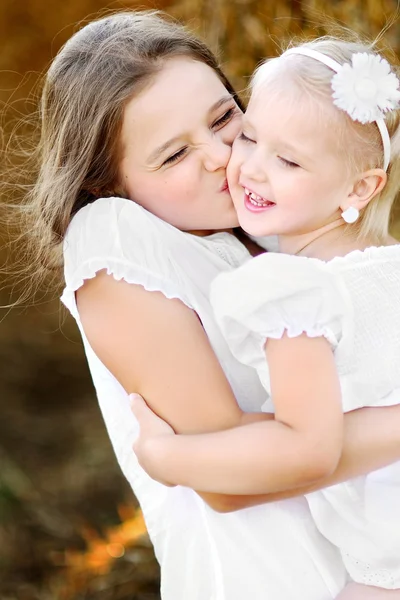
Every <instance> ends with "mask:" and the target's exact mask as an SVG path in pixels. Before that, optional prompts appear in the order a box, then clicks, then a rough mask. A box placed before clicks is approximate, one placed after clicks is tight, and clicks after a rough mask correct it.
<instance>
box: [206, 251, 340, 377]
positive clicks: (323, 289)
mask: <svg viewBox="0 0 400 600" xmlns="http://www.w3.org/2000/svg"><path fill="white" fill-rule="evenodd" d="M328 265H329V263H328V264H327V263H324V262H322V261H319V260H316V259H309V258H304V257H297V256H290V255H285V254H274V253H267V254H263V255H261V256H258V257H257V258H254V259H252V260H250V261H248V262H246V263H245V264H244V265H243V266H241V267H239V268H238V269H236V270H235V271H231V272H227V273H222V274H221V275H219V276H218V277H217V278H216V279H215V280H214V281H213V283H212V286H211V304H212V307H213V310H214V313H215V317H216V320H217V322H218V325H219V327H220V329H221V330H222V333H223V335H224V337H225V339H226V340H227V342H228V344H229V347H230V349H231V351H232V353H233V354H234V355H235V356H236V358H238V359H239V360H240V361H241V362H242V363H244V364H248V365H251V366H253V367H254V368H256V369H258V368H259V367H260V364H261V363H262V362H265V355H264V346H265V341H266V339H267V338H275V339H278V338H281V337H282V335H283V334H284V332H287V334H288V335H289V337H296V336H299V335H301V334H302V333H306V334H307V335H308V336H310V337H319V336H324V337H325V338H326V339H327V340H328V341H329V343H330V344H331V346H332V348H333V349H334V350H335V349H336V348H337V346H338V344H339V343H340V341H341V340H342V338H343V335H344V333H345V330H346V333H349V334H351V328H352V318H351V315H352V305H351V301H350V299H349V296H348V293H347V291H346V288H345V285H344V283H343V282H342V281H341V278H340V275H339V274H337V273H334V272H332V271H331V270H330V269H329V266H328Z"/></svg>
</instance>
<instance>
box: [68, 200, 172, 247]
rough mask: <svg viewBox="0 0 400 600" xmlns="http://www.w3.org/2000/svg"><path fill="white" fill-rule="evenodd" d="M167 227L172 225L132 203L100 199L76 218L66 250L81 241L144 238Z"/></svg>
mask: <svg viewBox="0 0 400 600" xmlns="http://www.w3.org/2000/svg"><path fill="white" fill-rule="evenodd" d="M168 227H171V226H169V225H168V224H167V223H165V222H164V221H162V220H161V219H159V218H158V217H156V216H155V215H152V214H151V213H149V212H148V211H147V210H145V209H144V208H142V207H141V206H139V205H138V204H136V202H133V201H132V200H127V199H125V198H116V197H114V198H99V199H98V200H95V201H94V202H92V203H91V204H88V205H87V206H85V207H83V208H81V210H80V211H79V212H77V213H76V215H74V217H73V218H72V220H71V223H70V225H69V227H68V230H67V234H66V238H65V243H64V249H65V248H68V246H69V245H70V244H71V243H76V242H77V241H78V240H79V239H81V240H82V241H84V242H88V241H91V242H94V243H95V242H96V241H100V242H101V243H102V244H104V243H107V240H109V239H110V235H111V234H112V235H114V236H115V235H117V236H118V237H122V236H124V235H129V234H131V233H132V232H135V233H136V234H137V235H140V236H141V237H144V236H145V235H151V234H152V233H153V232H155V231H157V232H160V231H161V230H163V229H167V228H168ZM172 229H173V228H172Z"/></svg>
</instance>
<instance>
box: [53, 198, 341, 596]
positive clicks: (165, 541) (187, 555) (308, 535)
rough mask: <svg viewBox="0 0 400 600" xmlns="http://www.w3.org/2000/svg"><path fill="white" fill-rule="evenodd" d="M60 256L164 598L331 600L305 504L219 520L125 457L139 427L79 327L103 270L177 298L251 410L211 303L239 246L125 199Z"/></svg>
mask: <svg viewBox="0 0 400 600" xmlns="http://www.w3.org/2000/svg"><path fill="white" fill-rule="evenodd" d="M64 256H65V281H66V287H65V290H64V293H63V296H62V301H63V302H64V304H65V305H66V306H67V308H68V309H69V310H70V312H71V313H72V315H73V316H74V317H75V319H76V321H77V324H78V327H79V328H80V331H81V334H82V338H83V343H84V347H85V350H86V355H87V360H88V363H89V368H90V371H91V374H92V378H93V382H94V385H95V388H96V392H97V396H98V400H99V404H100V408H101V411H102V413H103V417H104V420H105V423H106V426H107V430H108V433H109V436H110V438H111V441H112V444H113V447H114V451H115V453H116V456H117V459H118V462H119V464H120V466H121V469H122V471H123V473H124V474H125V476H126V478H127V479H128V481H129V483H130V484H131V486H132V489H133V491H134V493H135V495H136V497H137V498H138V500H139V502H140V505H141V508H142V510H143V514H144V517H145V520H146V525H147V528H148V532H149V535H150V538H151V540H152V543H153V544H154V549H155V553H156V556H157V559H158V561H159V563H160V565H161V595H162V598H163V600H244V599H247V598H249V599H250V598H251V599H252V600H265V599H266V598H271V599H272V598H273V600H328V599H331V598H334V597H335V596H336V595H337V593H338V592H339V591H340V589H341V588H342V587H343V585H344V583H345V577H346V575H345V570H344V567H343V564H342V561H341V559H340V557H339V553H338V552H337V550H336V549H335V548H334V547H333V546H332V545H331V544H330V543H328V542H327V541H326V540H325V539H324V538H323V537H322V536H321V534H320V533H319V532H318V531H317V529H316V527H315V525H314V523H313V521H312V519H311V516H310V513H309V509H308V506H307V502H306V500H305V499H304V498H298V499H294V500H286V501H283V502H276V503H271V504H267V505H263V506H259V507H254V508H249V509H245V510H241V511H238V512H236V513H230V514H218V513H216V512H214V511H213V510H212V509H210V508H209V507H208V506H207V505H206V504H205V503H204V502H203V501H202V500H201V498H199V497H198V496H197V494H196V493H195V492H193V491H192V490H190V489H188V488H183V487H179V486H178V487H175V488H169V487H165V486H163V485H161V484H159V483H158V482H155V481H153V480H152V479H151V478H150V477H149V476H148V475H147V474H146V473H145V472H144V471H143V470H142V469H141V467H140V466H139V464H138V462H137V460H136V457H135V455H134V453H133V451H132V443H133V441H134V439H135V435H136V432H137V424H136V421H135V418H134V416H133V415H132V413H131V412H130V409H129V402H128V398H127V394H126V392H125V390H124V389H123V388H122V386H121V385H120V384H119V382H118V381H117V380H116V379H115V378H114V376H113V375H112V374H111V373H110V372H109V371H108V369H107V368H106V367H105V365H104V364H102V362H101V361H100V360H99V358H98V357H97V356H96V354H95V353H94V351H93V350H92V348H91V347H90V345H89V343H88V341H87V339H86V337H85V334H84V331H83V328H82V325H81V322H80V319H79V314H78V311H77V307H76V303H75V291H76V290H77V289H78V288H79V287H80V286H81V285H82V284H83V282H84V280H85V279H89V278H91V277H94V276H95V274H96V272H97V271H99V270H101V269H107V271H108V273H110V274H113V275H114V277H116V278H117V279H124V280H125V281H127V282H128V283H135V284H140V285H142V286H143V287H144V288H145V289H147V290H150V291H154V290H157V291H160V292H162V293H163V294H164V295H165V296H166V297H167V298H179V299H180V300H181V301H182V302H184V303H185V304H186V305H187V306H189V307H190V308H192V309H193V310H195V311H196V312H197V314H198V315H199V317H200V319H201V322H202V324H203V326H204V328H205V331H206V333H207V335H208V337H209V339H210V342H211V344H212V347H213V349H214V351H215V353H216V355H217V356H218V359H219V361H220V363H221V365H222V367H223V369H224V372H225V374H226V376H227V378H228V380H229V382H230V384H231V386H232V389H233V391H234V393H235V395H236V398H237V400H238V403H239V404H240V406H241V407H242V409H244V410H246V411H258V410H260V409H261V406H262V405H263V403H264V402H265V400H266V394H265V391H264V389H263V388H262V386H261V384H260V382H259V379H258V376H257V373H256V371H255V370H254V369H252V368H249V367H247V366H244V365H242V364H240V362H239V361H237V360H236V359H235V358H234V356H233V355H232V353H231V352H230V350H229V348H228V346H227V343H226V342H225V340H224V338H223V336H222V335H221V332H220V331H219V329H218V327H217V325H216V323H215V320H214V316H213V313H212V310H211V306H210V303H209V299H208V295H209V288H210V283H211V281H212V280H213V279H214V278H215V277H216V276H217V275H218V274H219V273H222V272H230V271H232V270H233V269H234V268H235V267H238V266H239V265H240V264H242V263H244V262H245V261H247V260H248V259H249V258H250V255H249V254H248V252H247V250H246V249H245V248H244V246H243V245H242V244H240V242H238V240H236V238H234V237H233V236H232V235H230V234H228V233H217V234H214V235H211V236H209V237H206V238H200V237H196V236H193V235H190V234H187V233H183V232H181V231H179V230H177V229H175V228H174V227H172V226H171V225H169V224H167V223H165V222H164V221H161V220H160V219H158V218H157V217H155V216H154V215H152V214H150V213H149V212H147V211H146V210H144V209H143V208H141V207H140V206H138V205H137V204H135V203H134V202H132V201H129V200H124V199H121V198H107V199H100V200H96V201H95V202H94V203H93V204H90V205H89V206H86V207H85V208H83V209H81V210H80V211H79V213H78V214H77V215H76V216H75V217H74V218H73V219H72V222H71V225H70V227H69V229H68V232H67V235H66V239H65V244H64ZM132 334H133V335H134V332H132Z"/></svg>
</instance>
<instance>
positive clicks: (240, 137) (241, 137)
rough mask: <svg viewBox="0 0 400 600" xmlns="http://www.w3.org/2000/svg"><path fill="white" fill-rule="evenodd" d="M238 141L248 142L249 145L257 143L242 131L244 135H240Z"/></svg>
mask: <svg viewBox="0 0 400 600" xmlns="http://www.w3.org/2000/svg"><path fill="white" fill-rule="evenodd" d="M238 139H239V140H241V141H242V142H247V143H248V144H255V143H256V141H255V140H252V139H250V138H249V137H247V135H246V134H245V133H243V131H242V133H240V134H239V136H238Z"/></svg>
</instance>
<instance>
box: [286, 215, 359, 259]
mask: <svg viewBox="0 0 400 600" xmlns="http://www.w3.org/2000/svg"><path fill="white" fill-rule="evenodd" d="M345 227H346V224H345V223H344V222H343V219H341V218H338V219H335V220H334V221H332V222H331V223H328V224H327V225H324V226H323V227H320V228H318V229H315V230H314V231H310V232H307V233H302V234H298V235H282V236H279V250H280V252H283V253H285V254H297V255H300V256H308V257H313V258H323V257H324V256H325V255H327V254H328V255H329V251H330V249H331V245H332V243H334V242H337V241H338V238H339V237H342V236H343V235H344V230H345ZM351 237H353V236H351ZM348 241H349V238H347V243H348ZM347 243H346V244H345V245H346V246H347ZM336 245H337V244H336Z"/></svg>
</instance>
